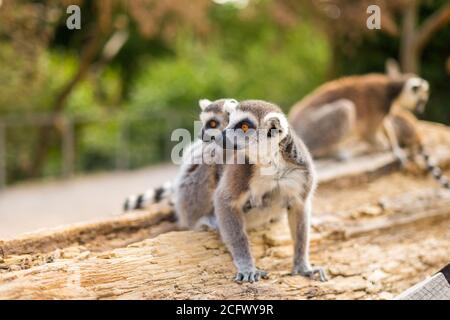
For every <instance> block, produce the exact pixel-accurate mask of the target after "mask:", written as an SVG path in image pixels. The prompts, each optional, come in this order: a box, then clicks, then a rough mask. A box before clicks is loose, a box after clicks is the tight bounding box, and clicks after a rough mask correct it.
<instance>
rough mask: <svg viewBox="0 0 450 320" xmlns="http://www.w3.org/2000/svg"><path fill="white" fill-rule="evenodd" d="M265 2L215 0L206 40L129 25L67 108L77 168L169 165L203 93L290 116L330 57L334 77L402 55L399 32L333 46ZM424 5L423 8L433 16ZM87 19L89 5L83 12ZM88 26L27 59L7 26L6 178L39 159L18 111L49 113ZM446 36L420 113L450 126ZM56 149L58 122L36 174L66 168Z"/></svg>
mask: <svg viewBox="0 0 450 320" xmlns="http://www.w3.org/2000/svg"><path fill="white" fill-rule="evenodd" d="M441 2H442V1H441ZM270 3H271V1H269V0H265V1H255V2H254V3H253V5H252V6H251V8H249V9H243V10H240V9H238V8H236V7H234V6H232V5H213V6H211V7H210V9H209V12H208V15H209V17H210V21H209V22H208V23H209V29H208V32H207V33H206V35H202V36H199V35H198V34H196V33H194V32H193V31H192V30H189V29H188V28H185V29H181V30H178V31H177V33H176V35H175V36H174V37H173V38H172V40H171V41H170V42H168V41H167V40H164V39H163V38H162V37H159V36H155V37H153V38H151V39H147V38H144V37H142V35H141V34H140V33H139V31H138V26H137V25H136V24H134V23H130V25H129V27H128V32H129V38H128V40H127V42H126V43H125V45H124V47H123V48H122V49H121V50H120V52H119V53H118V55H117V56H115V57H114V59H113V60H112V61H108V63H107V64H106V65H96V64H94V65H93V66H92V68H91V69H90V70H89V72H88V74H87V76H86V77H84V78H83V80H82V81H80V82H79V83H78V85H77V86H76V87H75V88H74V90H73V91H72V92H71V94H70V96H69V97H68V100H67V102H66V104H65V108H64V111H63V114H64V115H67V116H69V117H70V118H72V119H74V121H75V122H74V134H75V155H76V159H75V160H76V163H75V167H76V171H77V172H86V171H92V170H112V169H114V168H117V167H119V168H136V167H140V166H144V165H148V164H150V163H155V162H158V161H163V160H168V159H169V156H170V149H171V146H172V145H173V144H174V142H170V134H171V132H172V130H173V129H175V128H179V127H183V128H188V129H190V130H192V128H193V121H194V120H196V119H197V118H198V113H199V109H198V105H197V101H198V100H199V99H200V98H208V99H212V100H213V99H218V98H222V97H233V98H236V99H254V98H257V99H264V100H269V101H273V102H275V103H277V104H279V105H280V106H281V107H282V108H283V109H284V110H285V111H286V112H287V111H288V110H289V107H290V106H291V105H292V104H293V103H294V102H296V101H298V100H299V99H301V98H302V97H303V96H304V95H306V94H307V93H309V92H311V91H312V90H313V89H314V88H315V87H317V86H318V85H320V84H322V83H323V82H325V81H327V80H328V79H329V78H330V69H331V68H330V65H331V62H332V61H333V69H334V74H332V75H331V76H333V77H336V76H340V75H345V74H355V73H366V72H383V71H384V63H385V60H386V58H388V57H396V56H397V54H398V46H399V44H398V39H395V38H392V37H387V36H386V35H385V34H383V33H376V35H375V36H373V35H371V36H367V37H363V38H362V39H361V41H359V42H355V43H352V46H353V49H352V51H351V52H348V51H347V50H340V48H339V47H337V48H331V47H330V45H329V42H328V37H329V36H330V35H327V34H326V33H325V31H324V30H323V29H322V28H320V26H319V24H318V23H317V22H316V21H314V20H313V19H312V18H310V17H308V16H307V15H305V16H302V19H301V20H300V21H299V22H297V23H295V24H290V25H288V26H287V25H280V23H279V22H277V21H276V19H273V18H272V16H271V13H270V10H271V7H270V6H269V4H270ZM427 10H428V9H427V8H425V10H424V11H423V12H422V11H421V14H422V15H424V16H426V15H429V14H430V12H432V10H429V11H430V12H428V11H427ZM90 16H91V13H90V12H89V11H88V14H86V15H85V17H87V18H89V17H90ZM82 32H83V31H81V34H80V33H77V31H70V30H67V28H65V26H64V24H61V25H59V26H58V27H57V29H56V31H55V35H54V37H53V40H52V41H51V42H50V43H49V45H48V46H44V49H43V50H42V51H36V52H35V53H33V54H32V55H31V56H32V57H33V59H34V60H31V59H30V55H29V54H28V53H27V52H26V51H25V50H22V51H21V50H16V49H17V48H16V46H15V45H14V44H11V42H10V41H9V40H8V39H7V38H5V37H2V36H1V32H0V63H1V65H2V68H0V84H2V85H0V117H2V116H5V115H7V116H8V117H10V116H11V115H16V118H17V117H18V119H19V121H16V122H19V125H17V126H14V127H9V128H8V129H7V137H8V140H7V169H8V180H9V182H14V181H17V180H21V179H25V178H27V177H28V175H27V172H29V168H30V164H31V163H32V162H33V161H34V159H33V150H34V148H35V147H36V146H35V142H34V140H33V138H34V137H35V136H36V134H37V131H38V128H37V127H33V126H29V125H27V124H25V123H24V124H20V117H22V116H23V115H24V114H26V113H39V114H41V113H46V112H48V111H49V110H50V109H49V107H50V105H51V104H52V103H53V102H54V99H55V96H57V95H58V94H59V93H60V91H61V90H62V88H64V86H65V85H66V84H67V83H68V82H69V81H70V79H71V78H72V77H73V76H74V74H75V73H76V72H77V69H78V68H79V63H80V54H79V46H80V43H82V41H83V37H82V35H83V34H82ZM449 39H450V29H449V28H446V29H445V30H443V31H442V32H440V33H439V36H438V37H435V38H434V39H433V40H432V43H431V44H430V46H429V47H427V49H426V50H425V52H424V55H423V65H422V71H423V75H424V77H425V78H427V79H429V80H430V81H431V84H432V91H433V93H432V98H431V101H430V104H429V109H428V112H427V114H426V115H425V117H426V118H428V119H431V120H434V121H440V122H445V123H450V112H449V111H448V101H449V99H450V90H449V87H448V83H449V80H450V79H449V75H448V74H446V73H445V71H444V70H443V65H444V61H445V59H446V58H447V57H448V55H449V53H450V47H449V45H450V41H449ZM341 40H342V41H346V39H341ZM347 47H348V43H347ZM8 119H9V118H8ZM61 145H62V138H61V135H60V134H59V133H58V128H55V129H54V134H53V135H52V136H51V148H50V149H49V151H48V156H47V157H46V161H45V163H44V165H43V167H42V169H41V172H40V174H41V176H55V175H59V174H60V173H61V160H62V157H63V154H62V148H61Z"/></svg>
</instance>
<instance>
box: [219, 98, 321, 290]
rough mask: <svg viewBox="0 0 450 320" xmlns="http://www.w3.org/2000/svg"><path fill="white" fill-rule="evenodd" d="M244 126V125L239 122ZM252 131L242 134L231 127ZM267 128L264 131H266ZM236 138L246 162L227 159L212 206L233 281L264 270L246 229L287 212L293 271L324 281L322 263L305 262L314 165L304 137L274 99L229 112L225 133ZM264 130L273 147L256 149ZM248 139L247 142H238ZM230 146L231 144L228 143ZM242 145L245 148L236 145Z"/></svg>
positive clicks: (251, 277)
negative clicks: (256, 151)
mask: <svg viewBox="0 0 450 320" xmlns="http://www.w3.org/2000/svg"><path fill="white" fill-rule="evenodd" d="M243 125H245V126H244V127H243ZM241 128H243V129H242V130H244V129H248V128H250V129H254V130H262V132H263V135H260V134H259V133H255V132H254V131H253V130H251V132H250V131H248V133H243V132H242V131H241V132H240V135H241V136H239V134H237V135H234V134H233V133H231V131H232V130H234V129H241ZM264 130H265V131H264ZM230 135H233V138H237V140H236V142H234V143H232V144H231V148H232V149H238V150H236V153H239V152H243V153H244V154H245V159H246V162H245V163H244V164H226V165H225V166H224V168H223V176H222V178H221V179H220V182H219V185H218V187H217V190H216V192H215V195H214V208H215V214H216V217H217V222H218V226H219V230H220V234H221V236H222V238H223V241H224V242H225V244H226V245H227V246H228V248H229V250H230V252H231V254H232V256H233V260H234V263H235V265H236V268H237V275H236V280H237V281H249V282H253V281H258V280H259V279H260V278H261V277H264V276H266V274H267V273H266V272H265V271H262V270H259V269H257V268H256V266H255V263H254V260H253V257H252V254H251V250H250V244H249V240H248V237H247V233H246V230H248V229H250V228H252V227H255V226H257V225H260V224H263V223H265V222H268V221H270V220H273V219H274V218H277V217H279V216H280V215H281V214H283V213H285V212H286V211H287V214H288V220H289V226H290V230H291V236H292V238H293V240H294V242H295V249H294V263H293V269H292V273H293V274H300V275H303V276H308V277H314V276H318V277H319V279H320V280H321V281H325V280H326V276H325V272H324V271H323V269H322V268H320V267H312V266H311V265H310V263H309V256H308V253H309V233H310V230H309V229H310V215H311V206H312V200H313V193H314V190H315V188H316V178H315V169H314V166H313V162H312V159H311V157H310V155H309V152H308V150H307V149H306V147H305V145H304V144H303V142H302V141H301V140H300V139H299V138H298V137H297V136H296V134H295V133H294V132H293V131H292V130H291V128H290V127H289V125H288V122H287V119H286V117H285V115H284V114H283V113H282V111H281V110H280V108H279V107H278V106H276V105H274V104H272V103H269V102H265V101H259V100H247V101H242V102H240V103H239V104H238V106H237V107H235V108H234V109H233V110H231V111H230V121H229V124H228V126H227V130H225V131H224V135H223V136H224V138H225V140H226V141H229V139H230ZM264 135H267V139H268V140H269V141H271V142H272V143H273V144H274V146H275V148H273V149H269V150H267V151H265V152H263V154H258V155H257V156H255V154H253V153H252V151H251V146H252V145H253V146H254V145H258V144H260V143H261V144H262V143H263V142H262V141H263V140H261V139H262V137H265V136H264ZM245 139H248V142H249V143H248V145H247V146H243V145H242V142H243V141H245ZM227 147H228V148H230V144H229V143H228V145H227ZM240 148H243V149H241V150H239V149H240Z"/></svg>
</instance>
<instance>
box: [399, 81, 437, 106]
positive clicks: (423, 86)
mask: <svg viewBox="0 0 450 320" xmlns="http://www.w3.org/2000/svg"><path fill="white" fill-rule="evenodd" d="M429 95H430V85H429V84H428V81H426V80H424V79H422V78H419V77H411V78H409V79H408V80H406V82H405V85H404V87H403V90H402V92H401V94H400V96H399V104H400V105H401V107H403V108H406V109H408V110H411V111H415V112H417V113H422V112H424V111H425V106H426V104H427V102H428V98H429Z"/></svg>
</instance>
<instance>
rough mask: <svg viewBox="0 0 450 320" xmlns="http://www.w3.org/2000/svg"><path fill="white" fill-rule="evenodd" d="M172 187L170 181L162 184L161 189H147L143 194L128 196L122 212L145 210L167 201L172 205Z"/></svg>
mask: <svg viewBox="0 0 450 320" xmlns="http://www.w3.org/2000/svg"><path fill="white" fill-rule="evenodd" d="M172 195H173V186H172V183H171V182H170V181H167V182H166V183H164V184H163V185H162V186H161V187H158V188H155V189H149V190H147V191H145V192H144V193H141V194H138V195H132V196H129V197H128V198H127V199H126V200H125V203H124V205H123V211H125V212H126V211H131V210H139V209H145V208H147V207H148V206H149V205H151V204H154V203H159V202H161V201H163V200H166V199H168V200H169V203H170V204H171V205H172V204H173V202H172V199H171V198H172Z"/></svg>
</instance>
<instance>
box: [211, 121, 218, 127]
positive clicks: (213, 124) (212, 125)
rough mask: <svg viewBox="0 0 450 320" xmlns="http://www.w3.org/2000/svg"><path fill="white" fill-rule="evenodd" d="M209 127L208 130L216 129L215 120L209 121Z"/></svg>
mask: <svg viewBox="0 0 450 320" xmlns="http://www.w3.org/2000/svg"><path fill="white" fill-rule="evenodd" d="M209 127H210V128H215V127H217V122H216V121H215V120H211V121H210V122H209Z"/></svg>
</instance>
